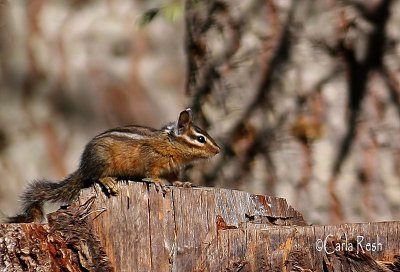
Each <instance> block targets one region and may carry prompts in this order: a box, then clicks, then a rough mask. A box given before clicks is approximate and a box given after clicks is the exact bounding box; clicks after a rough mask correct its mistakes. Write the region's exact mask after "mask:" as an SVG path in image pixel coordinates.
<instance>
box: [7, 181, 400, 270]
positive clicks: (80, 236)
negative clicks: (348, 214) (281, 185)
mask: <svg viewBox="0 0 400 272" xmlns="http://www.w3.org/2000/svg"><path fill="white" fill-rule="evenodd" d="M95 189H96V188H90V189H87V190H84V191H83V192H82V194H81V196H80V198H79V200H78V201H77V202H75V203H73V204H72V205H71V206H69V207H63V208H61V209H60V210H59V211H57V212H56V213H53V214H50V215H49V223H48V224H42V225H41V224H3V225H0V254H1V256H2V257H1V259H0V270H1V271H397V270H395V269H400V266H399V263H398V261H399V260H396V257H395V255H396V254H398V253H399V248H400V245H399V243H400V242H399V240H400V239H399V234H398V233H400V232H399V230H398V229H399V228H400V223H399V222H382V223H365V224H344V225H335V226H308V225H307V224H306V223H305V221H304V220H303V218H302V216H301V214H300V213H298V212H297V211H296V210H294V209H293V208H292V207H291V206H289V205H288V204H287V203H286V201H285V200H284V199H282V198H275V197H268V196H258V195H251V194H249V193H245V192H241V191H234V190H227V189H218V188H175V187H171V188H170V190H169V191H167V192H166V193H165V194H164V193H163V192H158V191H157V190H156V189H155V188H154V186H153V185H150V186H148V185H147V184H145V183H137V182H136V183H130V184H129V185H124V184H121V185H120V192H119V194H118V195H117V196H115V197H109V198H108V197H106V196H105V195H104V194H103V193H102V192H100V191H99V190H95ZM361 239H363V240H361ZM368 243H370V244H368ZM396 261H397V262H396Z"/></svg>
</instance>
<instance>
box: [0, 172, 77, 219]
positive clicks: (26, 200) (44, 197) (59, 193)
mask: <svg viewBox="0 0 400 272" xmlns="http://www.w3.org/2000/svg"><path fill="white" fill-rule="evenodd" d="M83 187H84V183H83V181H82V177H81V175H80V174H79V173H78V171H77V172H74V173H73V174H71V175H70V176H68V177H67V178H65V179H64V180H62V181H60V182H58V183H55V182H51V181H47V180H38V181H34V182H32V183H31V184H29V186H28V188H27V189H26V190H25V192H24V193H23V195H22V196H21V201H22V202H23V210H22V213H21V214H18V215H15V216H10V217H8V218H7V222H8V223H30V222H41V221H42V220H43V219H44V212H43V204H44V203H45V202H65V203H69V202H71V201H72V200H73V199H74V198H76V197H77V196H78V194H79V191H80V190H81V189H82V188H83Z"/></svg>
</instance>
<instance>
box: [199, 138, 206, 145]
mask: <svg viewBox="0 0 400 272" xmlns="http://www.w3.org/2000/svg"><path fill="white" fill-rule="evenodd" d="M197 141H198V142H199V143H202V144H204V143H205V142H206V138H204V136H197Z"/></svg>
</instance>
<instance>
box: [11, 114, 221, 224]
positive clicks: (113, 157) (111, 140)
mask: <svg viewBox="0 0 400 272" xmlns="http://www.w3.org/2000/svg"><path fill="white" fill-rule="evenodd" d="M219 151H220V148H219V147H218V145H217V144H216V143H215V141H214V140H213V139H212V138H211V137H210V136H209V135H208V134H207V132H205V131H204V130H202V129H200V128H199V127H197V126H196V125H194V124H193V123H192V112H191V110H190V109H186V110H184V111H182V112H181V113H180V114H179V118H178V121H177V122H174V123H170V124H168V125H166V126H164V127H163V128H162V129H160V130H157V129H153V128H149V127H142V126H125V127H119V128H114V129H110V130H107V131H105V132H103V133H101V134H99V135H97V136H96V137H94V138H93V139H92V140H91V141H90V142H89V143H88V144H87V145H86V147H85V149H84V151H83V153H82V157H81V161H80V165H79V168H78V170H76V171H75V172H73V173H72V174H70V175H69V176H67V177H66V178H65V179H64V180H62V181H60V182H58V183H54V182H51V181H47V180H39V181H35V182H33V183H31V184H30V185H29V186H28V188H27V189H26V191H25V192H24V194H23V195H22V197H21V199H22V202H23V212H22V213H21V214H19V215H16V216H12V217H9V218H8V220H7V221H8V222H9V223H22V222H27V223H28V222H41V221H42V220H43V218H44V212H43V204H44V203H45V202H64V203H70V202H71V201H72V200H74V199H76V198H77V197H78V195H79V192H80V190H81V189H83V188H87V187H90V186H91V185H93V184H95V183H99V184H100V185H101V186H104V188H105V189H106V190H107V192H108V193H109V194H116V193H117V187H116V183H117V181H118V179H131V178H135V179H136V178H141V179H142V180H145V181H151V182H154V183H155V184H156V186H158V187H156V188H163V186H164V184H165V183H164V181H166V180H168V181H174V179H175V180H176V179H177V177H178V173H179V169H180V168H181V167H182V166H184V165H186V164H188V163H190V162H193V161H195V160H197V159H204V158H210V157H212V156H214V155H216V154H218V153H219Z"/></svg>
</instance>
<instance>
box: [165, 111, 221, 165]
mask: <svg viewBox="0 0 400 272" xmlns="http://www.w3.org/2000/svg"><path fill="white" fill-rule="evenodd" d="M165 130H166V131H168V132H169V133H173V134H174V135H175V136H176V139H177V141H179V143H181V144H183V145H185V147H188V148H189V153H190V155H192V156H193V157H195V158H209V157H212V156H214V155H216V154H218V153H219V152H220V148H219V146H218V145H217V144H216V143H215V141H214V139H213V138H211V136H210V135H208V133H207V132H205V131H204V130H202V129H201V128H199V127H197V126H196V125H194V124H193V117H192V111H191V109H190V108H188V109H186V110H184V111H182V112H181V113H180V114H179V118H178V121H177V122H176V123H175V124H173V125H171V126H167V127H165Z"/></svg>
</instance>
